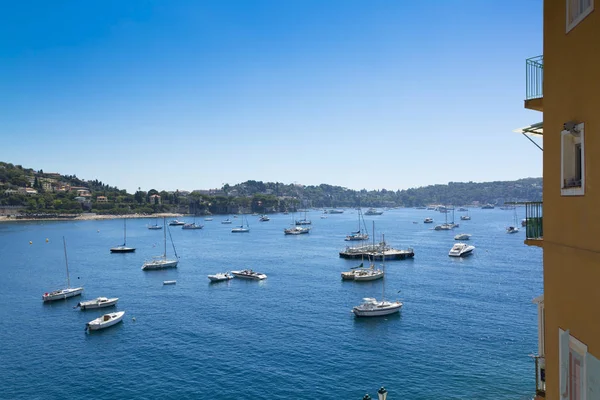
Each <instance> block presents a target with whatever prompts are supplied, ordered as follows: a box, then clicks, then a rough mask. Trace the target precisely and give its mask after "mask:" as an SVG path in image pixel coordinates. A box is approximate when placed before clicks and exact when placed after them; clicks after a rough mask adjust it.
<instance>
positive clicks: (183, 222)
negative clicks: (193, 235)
mask: <svg viewBox="0 0 600 400" xmlns="http://www.w3.org/2000/svg"><path fill="white" fill-rule="evenodd" d="M169 225H171V226H180V225H185V221H179V220H178V219H174V220H172V221H171V222H169Z"/></svg>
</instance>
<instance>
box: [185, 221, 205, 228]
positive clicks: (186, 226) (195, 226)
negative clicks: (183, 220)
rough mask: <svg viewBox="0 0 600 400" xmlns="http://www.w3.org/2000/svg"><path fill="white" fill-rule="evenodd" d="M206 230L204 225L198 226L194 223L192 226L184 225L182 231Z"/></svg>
mask: <svg viewBox="0 0 600 400" xmlns="http://www.w3.org/2000/svg"><path fill="white" fill-rule="evenodd" d="M202 228H204V225H202V224H196V223H195V222H192V223H191V224H184V225H183V226H182V227H181V229H202Z"/></svg>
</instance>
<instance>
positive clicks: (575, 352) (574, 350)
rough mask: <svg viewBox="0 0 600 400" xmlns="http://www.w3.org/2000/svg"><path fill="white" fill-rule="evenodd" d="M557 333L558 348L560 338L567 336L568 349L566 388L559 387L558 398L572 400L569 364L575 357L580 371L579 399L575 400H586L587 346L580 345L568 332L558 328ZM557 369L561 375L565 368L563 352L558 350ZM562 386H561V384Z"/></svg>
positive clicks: (571, 377)
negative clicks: (558, 368)
mask: <svg viewBox="0 0 600 400" xmlns="http://www.w3.org/2000/svg"><path fill="white" fill-rule="evenodd" d="M558 333H559V346H561V347H562V344H561V342H562V341H561V340H560V337H562V336H563V335H569V344H568V346H569V348H568V352H567V354H568V360H566V367H567V371H566V378H567V387H566V388H562V387H561V392H562V393H560V398H561V399H563V400H572V399H571V393H573V390H572V389H573V388H572V379H573V376H572V372H573V371H571V364H572V360H573V358H574V356H575V357H577V358H578V361H579V365H580V370H579V375H578V377H579V394H580V396H579V399H577V400H586V398H587V387H588V384H587V379H586V376H587V370H586V364H587V362H586V360H587V351H588V348H587V345H586V344H585V343H582V342H581V341H579V340H578V339H577V338H576V337H574V336H571V333H570V331H569V330H568V329H567V330H562V329H561V328H558ZM558 353H559V367H560V369H561V371H560V373H561V374H562V369H563V368H564V366H565V363H564V362H565V360H563V359H562V357H563V352H562V351H561V349H559V352H558ZM561 385H562V384H561ZM563 389H566V393H564V392H563ZM565 394H566V396H565Z"/></svg>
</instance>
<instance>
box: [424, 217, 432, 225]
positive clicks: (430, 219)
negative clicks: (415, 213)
mask: <svg viewBox="0 0 600 400" xmlns="http://www.w3.org/2000/svg"><path fill="white" fill-rule="evenodd" d="M423 223H424V224H433V218H425V219H424V220H423Z"/></svg>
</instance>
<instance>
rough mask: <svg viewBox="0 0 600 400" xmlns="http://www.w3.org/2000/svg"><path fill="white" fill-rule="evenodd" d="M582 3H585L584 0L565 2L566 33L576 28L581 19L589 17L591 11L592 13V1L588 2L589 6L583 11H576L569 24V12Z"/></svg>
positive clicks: (568, 0)
mask: <svg viewBox="0 0 600 400" xmlns="http://www.w3.org/2000/svg"><path fill="white" fill-rule="evenodd" d="M582 1H586V0H567V1H566V3H567V12H566V21H567V31H566V33H569V31H570V30H571V29H573V28H575V27H576V26H577V24H579V23H580V22H581V21H583V19H584V18H585V17H587V16H588V15H590V13H591V12H592V11H594V0H589V2H590V4H589V6H588V7H587V8H586V9H585V10H578V13H577V15H576V16H575V17H574V18H573V19H572V20H571V21H570V22H569V19H571V10H572V9H574V8H578V6H579V5H581V2H582Z"/></svg>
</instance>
